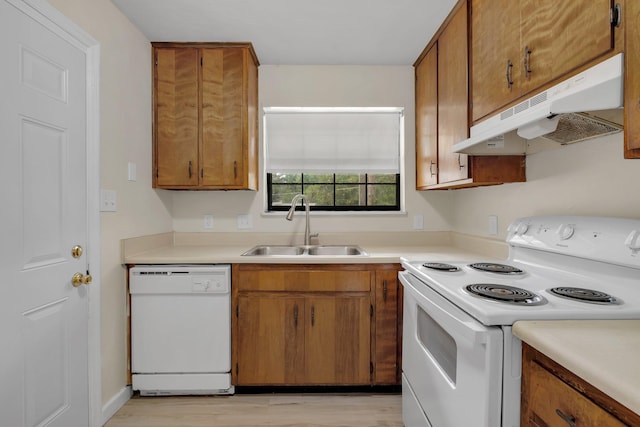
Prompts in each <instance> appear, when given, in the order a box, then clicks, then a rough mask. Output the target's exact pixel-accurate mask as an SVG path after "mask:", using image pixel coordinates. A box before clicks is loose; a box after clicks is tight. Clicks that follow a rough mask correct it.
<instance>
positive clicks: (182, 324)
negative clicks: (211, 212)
mask: <svg viewBox="0 0 640 427" xmlns="http://www.w3.org/2000/svg"><path fill="white" fill-rule="evenodd" d="M129 289H130V293H131V372H132V374H133V375H132V376H133V389H134V390H138V391H140V394H141V395H144V396H154V395H181V394H184V395H193V394H233V392H234V388H233V386H232V385H231V267H230V266H229V265H139V266H136V267H133V268H131V269H130V271H129Z"/></svg>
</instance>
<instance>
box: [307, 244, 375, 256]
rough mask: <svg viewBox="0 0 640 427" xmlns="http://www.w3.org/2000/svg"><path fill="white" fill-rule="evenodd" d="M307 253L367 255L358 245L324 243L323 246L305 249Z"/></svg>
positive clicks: (320, 254)
mask: <svg viewBox="0 0 640 427" xmlns="http://www.w3.org/2000/svg"><path fill="white" fill-rule="evenodd" d="M307 253H308V254H309V255H319V256H331V255H351V256H362V255H367V253H366V252H365V251H363V250H362V249H361V248H360V247H358V246H352V245H346V246H345V245H324V246H311V247H310V248H308V249H307Z"/></svg>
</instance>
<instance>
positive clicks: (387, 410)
mask: <svg viewBox="0 0 640 427" xmlns="http://www.w3.org/2000/svg"><path fill="white" fill-rule="evenodd" d="M402 425H403V424H402V409H401V396H400V394H363V393H357V394H351V393H350V394H333V393H332V394H236V395H234V396H212V397H209V396H207V397H186V396H185V397H134V398H133V399H131V400H130V401H129V402H127V403H126V404H125V405H124V406H123V407H122V408H121V409H120V410H119V411H118V412H117V413H116V414H115V415H114V416H113V417H112V418H111V420H109V422H108V423H107V424H106V425H105V427H130V426H148V427H203V426H207V427H238V426H245V427H249V426H251V427H253V426H279V427H307V426H308V427H311V426H315V427H402Z"/></svg>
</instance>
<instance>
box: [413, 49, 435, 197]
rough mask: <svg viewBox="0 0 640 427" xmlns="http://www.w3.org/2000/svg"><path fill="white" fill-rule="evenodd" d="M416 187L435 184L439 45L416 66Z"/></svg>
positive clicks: (422, 187)
mask: <svg viewBox="0 0 640 427" xmlns="http://www.w3.org/2000/svg"><path fill="white" fill-rule="evenodd" d="M415 87H416V188H417V189H419V190H422V189H425V188H426V187H428V186H430V185H435V184H437V183H438V43H437V42H436V43H435V44H434V45H433V47H432V48H431V49H430V50H429V52H428V53H427V54H426V55H425V57H424V58H423V59H422V61H420V62H419V63H418V64H416V86H415Z"/></svg>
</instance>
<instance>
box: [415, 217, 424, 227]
mask: <svg viewBox="0 0 640 427" xmlns="http://www.w3.org/2000/svg"><path fill="white" fill-rule="evenodd" d="M413 229H414V230H424V216H422V215H415V216H414V217H413Z"/></svg>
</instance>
